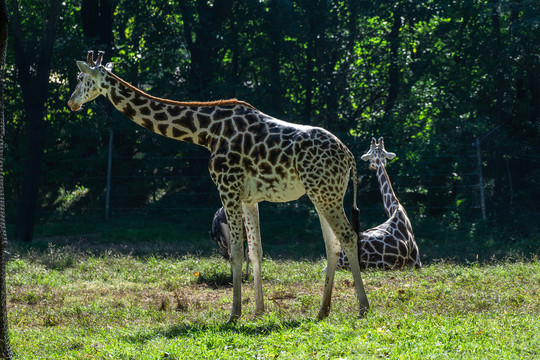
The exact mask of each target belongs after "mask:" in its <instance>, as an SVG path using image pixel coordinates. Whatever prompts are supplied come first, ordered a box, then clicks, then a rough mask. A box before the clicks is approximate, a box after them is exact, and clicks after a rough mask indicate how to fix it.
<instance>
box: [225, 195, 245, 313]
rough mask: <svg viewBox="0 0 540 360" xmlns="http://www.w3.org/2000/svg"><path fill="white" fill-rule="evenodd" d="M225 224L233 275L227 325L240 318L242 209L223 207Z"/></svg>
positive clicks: (242, 254) (242, 249)
mask: <svg viewBox="0 0 540 360" xmlns="http://www.w3.org/2000/svg"><path fill="white" fill-rule="evenodd" d="M223 204H224V206H225V213H226V214H227V222H228V223H229V229H230V236H231V237H230V241H231V268H232V273H233V304H232V309H231V316H230V318H229V323H232V322H235V321H236V320H238V319H239V318H240V316H242V261H243V258H244V241H243V238H244V237H243V236H242V235H243V233H242V232H243V225H242V208H241V205H240V202H238V205H237V206H236V205H233V206H231V205H229V206H227V205H225V204H226V202H225V201H223ZM229 204H230V202H229Z"/></svg>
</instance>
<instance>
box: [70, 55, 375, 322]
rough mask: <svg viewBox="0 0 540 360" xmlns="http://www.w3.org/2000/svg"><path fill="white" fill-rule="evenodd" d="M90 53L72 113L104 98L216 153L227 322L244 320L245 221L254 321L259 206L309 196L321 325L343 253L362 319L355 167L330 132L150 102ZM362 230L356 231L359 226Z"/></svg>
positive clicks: (250, 112) (229, 103)
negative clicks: (323, 259)
mask: <svg viewBox="0 0 540 360" xmlns="http://www.w3.org/2000/svg"><path fill="white" fill-rule="evenodd" d="M102 60H103V52H101V51H100V52H99V53H98V57H97V61H96V62H94V60H93V52H88V56H87V59H86V62H83V61H77V66H78V67H79V69H80V70H81V73H80V74H79V77H78V79H79V84H78V85H77V87H76V88H75V91H74V92H73V94H72V95H71V98H70V99H69V102H68V106H69V107H70V108H71V110H73V111H77V110H79V109H80V108H81V106H82V104H84V103H86V102H88V101H91V100H93V99H95V98H96V97H98V96H99V95H104V96H105V97H106V98H107V99H108V100H109V101H110V102H111V103H112V104H113V105H114V106H115V107H116V108H117V109H118V110H119V111H120V112H122V113H123V114H124V115H126V116H127V117H128V118H130V119H131V120H132V121H134V122H135V123H137V124H139V125H141V126H143V127H145V128H147V129H149V130H151V131H154V132H156V133H157V134H160V135H163V136H166V137H170V138H173V139H177V140H181V141H186V142H191V143H194V144H197V145H200V146H203V147H205V148H207V149H208V150H209V151H210V162H209V165H208V169H209V171H210V176H211V177H212V180H213V181H214V183H215V184H216V186H217V189H218V191H219V194H220V197H221V202H222V204H223V206H224V208H225V213H226V215H227V220H228V223H229V227H230V234H231V264H232V269H233V303H232V309H231V315H230V318H229V322H233V321H235V320H237V319H238V318H239V317H240V316H241V314H242V302H241V299H242V297H241V291H242V289H241V286H242V258H243V252H244V251H243V247H244V245H243V241H242V233H243V226H242V217H243V218H244V221H245V227H246V230H247V239H248V246H249V256H250V260H251V263H252V264H253V279H254V280H253V283H254V288H255V314H256V315H257V314H260V313H262V312H264V302H263V293H262V277H261V262H262V246H261V236H260V229H259V208H258V205H257V204H258V203H259V202H261V201H272V202H286V201H292V200H296V199H298V198H299V197H300V196H302V195H304V194H307V195H308V196H309V198H310V200H311V201H312V202H313V204H314V205H315V209H316V211H317V213H318V215H319V219H320V222H321V228H322V232H323V238H324V242H325V246H326V255H327V259H328V264H329V265H328V271H327V272H326V278H325V287H324V292H323V297H322V303H321V307H320V309H319V313H318V315H317V316H318V318H319V319H322V318H324V317H326V316H328V313H329V312H330V303H331V298H332V288H333V283H334V274H335V270H336V263H337V260H338V256H339V252H340V250H341V248H343V249H344V250H345V252H346V253H347V255H348V256H349V262H350V267H351V271H352V273H353V278H354V284H355V290H356V295H357V298H358V303H359V312H360V316H362V315H364V313H365V312H366V311H367V310H368V309H369V301H368V298H367V295H366V292H365V289H364V285H363V282H362V276H361V274H360V265H359V263H358V252H357V237H358V235H357V232H355V230H354V229H353V227H352V226H351V225H350V224H349V221H348V220H347V217H346V216H345V212H344V210H343V198H344V195H345V191H346V189H347V184H348V182H349V172H350V171H351V172H352V179H353V185H354V192H353V193H354V201H353V215H352V222H353V225H354V226H356V224H358V223H359V220H358V216H359V215H358V213H359V212H358V208H357V207H356V186H357V175H356V163H355V160H354V156H353V155H352V153H351V152H350V151H349V149H347V147H346V146H345V145H344V144H343V143H342V142H341V141H339V139H338V138H336V137H335V136H334V135H332V134H331V133H329V132H328V131H326V130H324V129H321V128H317V127H312V126H303V125H296V124H291V123H288V122H285V121H282V120H278V119H275V118H273V117H271V116H268V115H266V114H264V113H262V112H260V111H258V110H257V109H255V108H254V107H252V106H251V105H249V104H247V103H245V102H243V101H238V100H236V99H232V100H222V101H214V102H178V101H171V100H166V99H160V98H156V97H154V96H151V95H148V94H146V93H144V92H143V91H141V90H139V89H137V88H136V87H134V86H132V85H130V84H128V83H127V82H125V81H124V80H122V79H120V78H119V77H118V76H116V75H114V74H113V73H112V72H111V69H112V64H107V65H105V66H103V65H102V64H101V63H102ZM356 227H357V226H356Z"/></svg>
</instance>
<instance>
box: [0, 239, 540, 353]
mask: <svg viewBox="0 0 540 360" xmlns="http://www.w3.org/2000/svg"><path fill="white" fill-rule="evenodd" d="M205 241H206V242H208V243H209V241H208V240H205ZM95 244H96V242H93V241H89V243H83V241H80V242H79V243H78V244H77V247H75V246H74V245H70V246H63V245H48V246H41V247H40V246H37V247H32V248H28V247H27V248H24V249H22V248H13V249H11V250H10V251H11V258H10V261H9V263H8V269H7V282H8V292H9V294H8V309H9V323H10V334H11V343H12V347H13V349H14V352H15V354H16V356H17V358H19V359H339V358H341V359H359V358H368V359H369V358H390V359H402V358H403V359H445V358H448V359H456V358H457V359H469V358H472V359H474V358H478V359H501V358H505V359H522V358H538V357H540V347H539V344H540V332H539V331H538V329H539V328H540V264H539V262H538V259H536V258H533V259H521V260H514V261H499V260H497V261H492V262H486V263H470V264H468V265H459V264H456V263H452V262H444V261H439V262H433V263H431V264H429V265H427V266H425V267H424V268H423V269H421V270H420V271H414V270H404V271H391V272H381V271H367V272H365V273H364V274H363V277H364V282H365V286H366V290H367V292H368V296H369V299H370V301H371V311H370V312H369V313H368V315H367V316H366V317H364V318H358V316H357V312H358V306H357V301H356V297H355V295H354V286H353V284H352V276H351V275H350V273H349V272H346V271H339V272H338V273H337V277H336V283H335V288H334V294H333V302H332V310H331V313H330V316H329V317H328V318H327V319H325V320H323V321H315V320H314V318H315V315H316V314H317V311H318V307H319V304H320V300H321V293H322V289H323V286H324V279H323V274H322V273H321V270H322V268H323V267H324V266H325V262H324V260H322V259H320V260H317V259H315V260H313V259H311V260H293V259H286V258H283V259H272V258H266V259H265V262H264V264H263V282H264V284H263V286H264V293H265V305H266V307H267V312H266V314H265V315H263V316H261V317H258V318H253V317H252V316H251V313H252V311H253V309H254V294H253V291H252V287H251V285H252V280H251V279H249V280H247V281H246V283H245V284H244V287H243V295H242V297H243V307H244V314H243V317H242V319H241V320H240V321H239V322H238V323H236V324H232V325H229V324H226V321H227V319H228V314H229V311H230V306H231V300H232V291H231V287H230V283H229V272H230V268H229V265H228V263H226V262H225V261H224V260H223V259H221V258H219V257H217V256H216V255H212V252H211V250H208V251H206V252H203V253H202V254H198V255H197V254H196V255H179V254H176V255H174V254H173V255H166V254H163V253H161V255H159V254H156V253H158V252H157V251H155V253H154V254H152V251H150V250H148V248H152V247H153V248H154V250H156V249H158V248H160V247H161V246H165V247H166V246H169V247H171V245H170V244H159V243H149V244H143V243H139V244H138V245H139V249H141V248H144V249H147V250H145V251H132V249H122V248H121V247H114V246H113V247H114V248H115V249H116V250H112V251H111V250H103V249H104V248H105V246H101V247H97V248H96V249H95V251H90V249H91V248H92V245H95ZM83 245H84V246H83ZM113 245H115V244H113ZM115 246H116V245H115ZM81 248H84V249H86V250H80V249H81ZM184 253H185V252H184Z"/></svg>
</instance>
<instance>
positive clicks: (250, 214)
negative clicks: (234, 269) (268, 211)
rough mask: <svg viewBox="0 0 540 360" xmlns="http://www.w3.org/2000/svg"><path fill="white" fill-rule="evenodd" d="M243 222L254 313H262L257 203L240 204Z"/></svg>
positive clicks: (260, 247)
mask: <svg viewBox="0 0 540 360" xmlns="http://www.w3.org/2000/svg"><path fill="white" fill-rule="evenodd" d="M242 210H243V213H244V224H245V226H246V230H247V241H248V247H249V258H250V260H251V263H252V264H253V287H254V288H255V315H260V314H262V313H264V300H263V290H262V273H261V265H262V244H261V230H260V227H259V206H258V204H254V205H246V204H242Z"/></svg>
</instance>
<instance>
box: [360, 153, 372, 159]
mask: <svg viewBox="0 0 540 360" xmlns="http://www.w3.org/2000/svg"><path fill="white" fill-rule="evenodd" d="M360 159H362V160H364V161H368V160H369V159H371V156H370V152H369V153H367V154H364V155H362V157H361V158H360Z"/></svg>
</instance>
